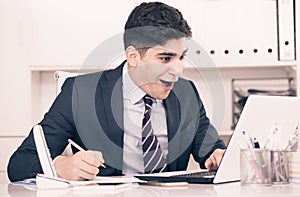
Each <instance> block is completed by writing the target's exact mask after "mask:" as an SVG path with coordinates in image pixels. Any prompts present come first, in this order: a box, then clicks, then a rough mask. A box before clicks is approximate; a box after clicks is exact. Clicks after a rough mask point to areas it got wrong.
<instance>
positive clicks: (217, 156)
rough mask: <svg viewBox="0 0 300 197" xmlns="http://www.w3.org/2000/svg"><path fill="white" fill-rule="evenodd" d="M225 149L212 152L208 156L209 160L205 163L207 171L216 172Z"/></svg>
mask: <svg viewBox="0 0 300 197" xmlns="http://www.w3.org/2000/svg"><path fill="white" fill-rule="evenodd" d="M224 152H225V149H216V150H214V152H213V153H212V154H211V155H210V156H209V158H208V159H207V160H206V161H205V167H206V168H207V169H208V170H216V169H218V167H219V165H220V162H221V160H222V157H223V155H224Z"/></svg>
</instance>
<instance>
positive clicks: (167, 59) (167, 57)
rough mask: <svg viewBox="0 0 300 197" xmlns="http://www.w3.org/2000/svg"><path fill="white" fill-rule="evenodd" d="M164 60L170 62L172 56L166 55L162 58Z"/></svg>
mask: <svg viewBox="0 0 300 197" xmlns="http://www.w3.org/2000/svg"><path fill="white" fill-rule="evenodd" d="M160 59H161V60H162V61H163V62H169V61H170V60H171V57H169V56H165V57H161V58H160Z"/></svg>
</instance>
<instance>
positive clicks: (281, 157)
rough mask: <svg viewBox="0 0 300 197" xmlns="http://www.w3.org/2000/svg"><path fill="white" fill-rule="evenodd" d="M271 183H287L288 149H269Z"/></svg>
mask: <svg viewBox="0 0 300 197" xmlns="http://www.w3.org/2000/svg"><path fill="white" fill-rule="evenodd" d="M271 169H272V183H273V184H286V183H289V151H285V150H272V151H271Z"/></svg>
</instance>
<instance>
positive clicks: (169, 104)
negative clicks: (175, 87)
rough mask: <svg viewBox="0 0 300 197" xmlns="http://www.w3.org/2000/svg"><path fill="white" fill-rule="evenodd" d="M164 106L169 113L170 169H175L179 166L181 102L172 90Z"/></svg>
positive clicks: (167, 113)
mask: <svg viewBox="0 0 300 197" xmlns="http://www.w3.org/2000/svg"><path fill="white" fill-rule="evenodd" d="M164 107H165V109H166V115H167V128H168V158H167V160H168V163H169V165H168V170H170V171H172V170H175V169H176V167H177V158H178V152H179V148H180V136H179V137H178V136H177V135H181V134H180V132H178V128H179V124H180V104H179V101H178V99H177V97H176V95H175V93H174V92H173V91H172V92H171V93H170V95H169V96H168V98H167V99H166V100H164Z"/></svg>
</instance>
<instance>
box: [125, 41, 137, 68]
mask: <svg viewBox="0 0 300 197" xmlns="http://www.w3.org/2000/svg"><path fill="white" fill-rule="evenodd" d="M125 55H126V59H127V63H128V65H129V66H132V67H136V66H137V64H138V62H139V60H140V54H139V52H138V51H137V50H136V49H135V48H134V47H133V46H129V47H127V49H126V51H125Z"/></svg>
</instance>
